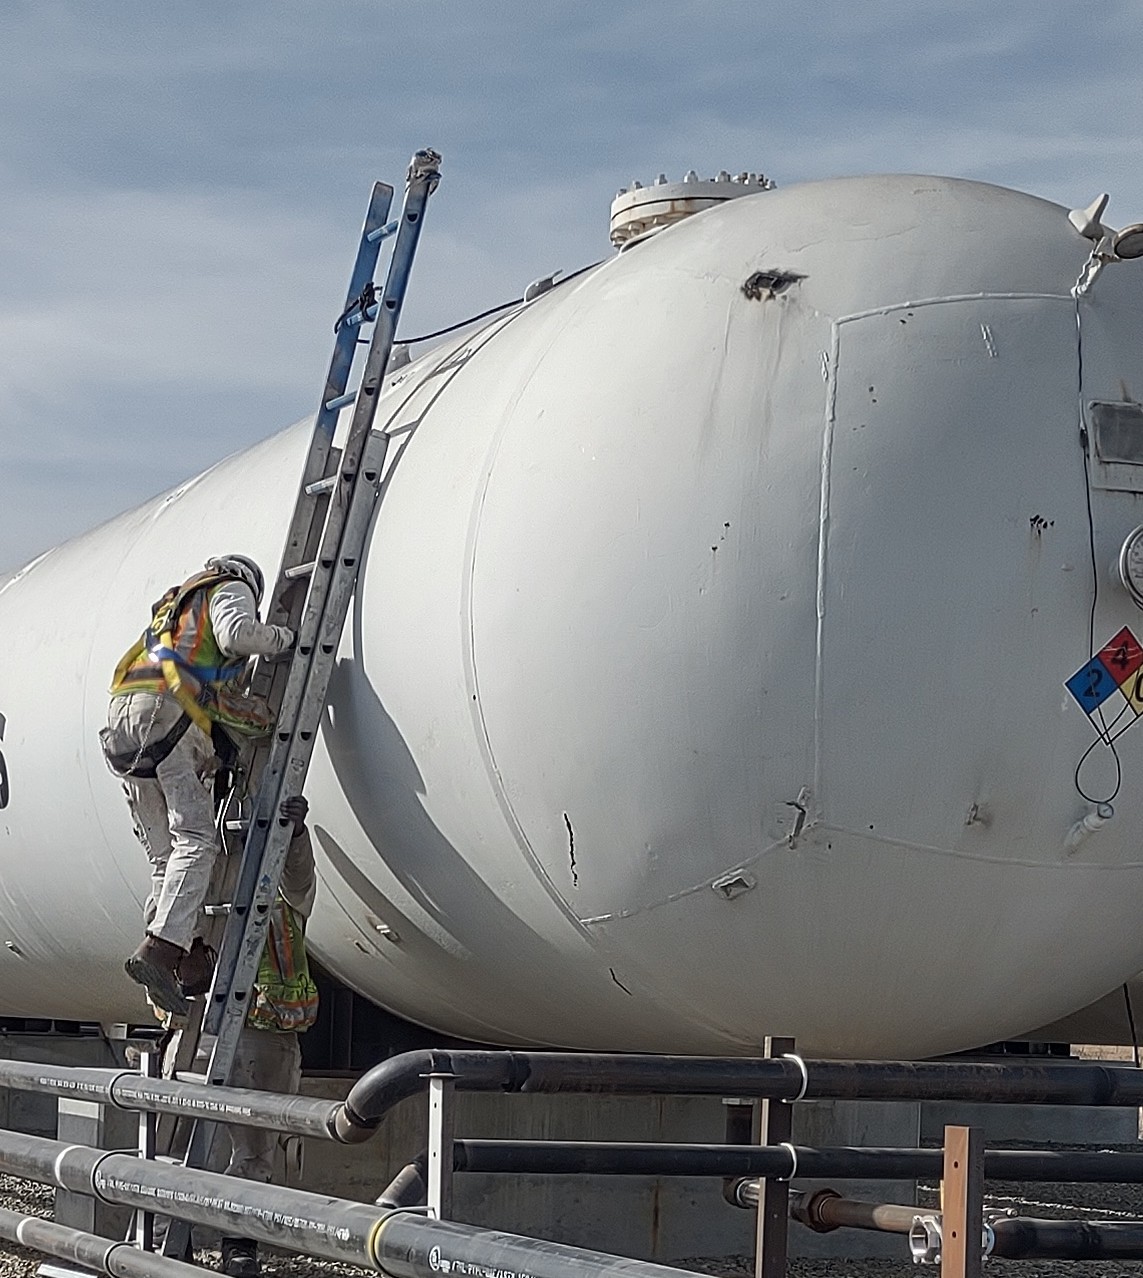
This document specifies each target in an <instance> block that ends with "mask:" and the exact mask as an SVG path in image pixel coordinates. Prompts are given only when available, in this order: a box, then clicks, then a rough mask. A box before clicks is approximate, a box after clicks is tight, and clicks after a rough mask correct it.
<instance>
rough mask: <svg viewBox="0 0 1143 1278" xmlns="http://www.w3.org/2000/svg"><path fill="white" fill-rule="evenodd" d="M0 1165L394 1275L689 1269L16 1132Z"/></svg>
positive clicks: (646, 1276)
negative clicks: (385, 1208)
mask: <svg viewBox="0 0 1143 1278" xmlns="http://www.w3.org/2000/svg"><path fill="white" fill-rule="evenodd" d="M0 1171H4V1172H8V1173H9V1174H11V1175H15V1176H22V1177H24V1178H25V1179H28V1180H36V1181H40V1182H41V1183H43V1184H48V1185H60V1186H62V1187H64V1188H67V1189H72V1190H75V1191H76V1192H79V1193H88V1194H94V1195H95V1196H96V1197H98V1198H101V1199H103V1200H104V1201H105V1202H111V1203H118V1204H120V1205H121V1206H125V1207H135V1208H144V1209H147V1210H151V1211H159V1212H161V1213H163V1214H165V1215H175V1216H177V1217H178V1218H180V1219H182V1220H188V1221H192V1222H193V1223H195V1224H202V1225H211V1226H213V1227H214V1228H216V1229H221V1230H222V1232H223V1233H225V1234H229V1235H238V1236H240V1237H244V1238H252V1239H254V1240H255V1241H256V1242H265V1243H271V1244H273V1245H274V1246H279V1247H287V1248H290V1249H291V1250H294V1251H300V1252H303V1253H306V1254H308V1255H313V1256H324V1257H327V1258H328V1259H331V1260H347V1261H349V1262H350V1263H351V1264H355V1265H363V1266H365V1267H366V1268H370V1269H382V1268H383V1269H384V1270H385V1272H386V1273H387V1274H389V1275H390V1276H391V1278H414V1275H416V1278H437V1275H438V1274H440V1273H441V1272H455V1273H480V1274H487V1273H490V1272H499V1273H515V1274H527V1275H529V1278H566V1275H567V1274H568V1273H569V1272H571V1271H574V1272H576V1273H578V1274H581V1275H583V1276H584V1278H684V1275H685V1271H684V1270H678V1269H670V1268H668V1267H666V1266H664V1265H651V1264H645V1263H643V1262H641V1261H637V1260H628V1259H626V1258H624V1257H621V1256H609V1255H607V1254H605V1253H603V1252H597V1251H585V1250H582V1249H580V1248H578V1247H566V1246H562V1245H561V1244H559V1243H550V1242H541V1241H539V1240H537V1239H533V1238H523V1237H519V1236H517V1235H514V1234H504V1233H500V1232H498V1231H491V1230H483V1229H477V1228H475V1227H473V1226H471V1225H460V1224H456V1223H454V1222H452V1221H435V1220H429V1219H427V1218H426V1217H425V1216H423V1215H420V1214H414V1213H412V1212H409V1211H396V1212H389V1211H386V1210H384V1209H379V1208H377V1207H373V1206H368V1205H366V1204H364V1203H351V1202H346V1201H345V1200H343V1199H338V1198H327V1197H324V1196H323V1195H320V1194H310V1193H306V1192H304V1191H302V1190H298V1189H283V1188H282V1187H280V1186H278V1185H263V1184H260V1183H259V1182H256V1181H248V1180H240V1179H237V1178H235V1177H232V1176H221V1175H218V1174H216V1173H214V1172H204V1171H198V1170H195V1169H192V1168H187V1167H176V1166H167V1165H165V1164H162V1163H150V1162H146V1161H144V1160H142V1159H138V1158H135V1157H134V1156H132V1155H129V1154H105V1153H103V1152H102V1151H100V1150H97V1149H86V1148H84V1147H83V1146H80V1145H65V1144H64V1143H63V1142H62V1141H56V1140H45V1139H43V1138H42V1137H38V1136H21V1135H19V1134H17V1133H15V1132H4V1131H0ZM104 1241H105V1242H106V1240H104ZM107 1245H108V1246H111V1245H112V1244H107ZM85 1263H86V1262H85ZM175 1263H177V1262H174V1261H167V1264H168V1265H170V1264H175ZM178 1272H179V1271H172V1270H169V1269H164V1270H163V1271H162V1272H161V1273H160V1272H159V1271H150V1270H139V1269H136V1270H134V1271H132V1272H130V1273H128V1272H127V1271H126V1270H124V1271H123V1278H177V1275H178ZM686 1278H691V1276H690V1275H686Z"/></svg>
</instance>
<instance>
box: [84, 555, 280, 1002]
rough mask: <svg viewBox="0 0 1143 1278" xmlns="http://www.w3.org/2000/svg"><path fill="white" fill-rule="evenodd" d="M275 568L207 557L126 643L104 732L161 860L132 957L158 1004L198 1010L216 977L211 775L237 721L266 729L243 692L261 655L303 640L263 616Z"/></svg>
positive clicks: (145, 837) (136, 815)
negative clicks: (208, 932) (206, 937)
mask: <svg viewBox="0 0 1143 1278" xmlns="http://www.w3.org/2000/svg"><path fill="white" fill-rule="evenodd" d="M263 588H264V579H263V576H262V570H261V569H260V568H259V567H258V565H257V564H256V563H255V562H254V561H253V560H252V559H250V558H248V557H247V556H245V555H225V556H222V557H220V558H217V559H209V560H207V563H206V566H205V568H204V570H203V571H202V572H199V573H196V574H195V575H194V576H192V577H190V578H188V579H187V580H186V581H184V582H183V583H182V584H181V585H178V586H172V587H171V588H170V589H169V590H168V591H167V592H166V594H164V595H163V597H162V599H160V600H159V602H158V603H157V604H155V605H154V606H153V608H152V616H151V624H150V625H149V626H148V627H147V629H146V630H145V631H144V632H143V635H142V637H141V638H140V639H139V640H138V641H137V642H136V643H135V644H134V645H133V646H132V647H131V648H130V649H129V650H128V651H127V652H126V653H125V654H124V656H123V659H122V660H121V661H120V662H119V665H118V667H117V668H116V671H115V676H114V679H113V681H112V684H111V705H110V708H109V710H108V725H107V727H106V728H105V729H104V730H103V731H102V732H101V733H100V738H101V740H102V742H103V750H104V756H105V758H106V759H107V763H108V766H109V767H110V768H111V771H112V772H113V773H115V774H116V775H117V776H119V777H121V778H122V779H123V785H124V789H125V791H126V794H127V803H128V806H129V808H130V810H131V816H132V820H133V821H134V825H135V834H136V836H137V838H138V839H139V841H140V843H142V845H143V848H144V850H145V851H146V853H147V858H148V860H149V861H150V863H151V893H150V896H149V897H148V898H147V905H146V909H145V912H144V923H145V927H146V935H145V937H144V939H143V942H142V944H141V945H140V946H139V947H138V949H137V950H136V951H135V952H134V954H132V955H131V957H130V958H128V959H127V961H126V963H125V964H124V967H125V970H126V972H127V974H128V976H130V977H131V979H132V980H134V981H138V982H139V984H141V985H143V986H145V987H146V989H147V994H148V997H149V998H150V1000H151V1002H152V1003H154V1004H155V1006H156V1007H158V1008H160V1009H162V1010H163V1011H165V1012H170V1013H173V1014H174V1015H179V1016H183V1015H186V1013H187V1011H188V1006H189V1005H188V1002H187V996H188V995H193V994H198V993H205V992H206V990H207V989H208V988H209V986H210V980H211V975H212V972H211V959H210V956H209V953H208V952H207V949H206V946H205V945H204V943H203V940H202V926H203V917H204V916H203V904H204V901H205V898H206V894H207V891H208V889H209V886H210V880H211V871H212V868H213V865H214V859H215V856H216V854H217V852H218V850H219V841H218V836H217V833H216V830H215V819H214V804H213V801H212V797H211V792H210V789H209V780H210V777H211V776H212V775H213V773H214V772H215V771H216V769H217V767H218V765H219V759H220V758H225V757H226V756H227V754H231V755H233V753H234V746H233V742H232V741H231V739H230V738H229V737H228V736H227V730H228V729H229V730H231V731H234V732H237V733H239V734H242V735H247V736H258V735H265V734H266V733H267V732H269V731H270V730H271V729H272V727H273V725H272V722H271V720H270V715H269V712H268V710H267V708H266V707H265V705H264V704H263V703H260V702H258V701H257V700H256V699H255V698H252V697H248V696H245V695H243V692H242V689H241V686H240V680H241V676H242V675H243V674H244V672H245V670H246V666H247V659H248V658H250V657H254V656H258V657H274V656H278V655H279V654H281V653H284V652H286V651H287V650H288V649H289V648H290V647H291V646H292V644H293V642H294V633H293V631H292V630H290V629H289V627H287V626H272V625H266V624H264V623H263V622H261V621H260V620H259V617H258V607H259V605H260V603H261V600H262V592H263Z"/></svg>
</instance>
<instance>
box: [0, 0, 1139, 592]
mask: <svg viewBox="0 0 1143 1278" xmlns="http://www.w3.org/2000/svg"><path fill="white" fill-rule="evenodd" d="M1141 36H1143V4H1141V3H1140V2H1139V0H1105V3H1103V4H1102V5H1101V6H1098V7H1096V6H1084V5H1076V4H1068V5H1064V4H1062V3H1060V2H1059V0H1008V3H1005V4H997V3H996V0H957V3H956V4H949V3H947V0H939V2H936V0H911V2H908V3H906V2H905V0H861V2H860V3H856V4H855V3H853V0H803V2H802V3H797V4H790V3H785V4H780V5H779V4H773V3H771V2H770V0H710V2H709V3H705V2H700V0H641V2H639V0H606V2H603V0H579V3H576V4H568V3H564V2H563V0H552V2H550V3H545V0H528V2H525V0H479V2H478V0H405V3H402V4H396V3H390V2H389V0H354V2H353V3H347V2H345V0H226V2H225V3H221V2H218V0H195V3H194V4H177V5H176V4H156V3H155V2H154V0H101V3H99V4H91V3H89V2H88V0H71V2H68V0H34V2H32V3H25V2H24V0H5V2H4V4H3V6H0V573H3V572H4V571H6V570H9V569H14V568H16V567H18V566H19V565H20V564H21V563H23V562H25V561H26V560H28V559H29V558H31V557H32V556H34V555H36V554H38V553H40V552H41V551H43V550H45V549H47V548H49V547H50V546H52V545H55V544H57V543H58V542H60V541H62V540H65V539H66V538H68V537H71V536H74V535H76V534H78V533H80V532H82V531H84V530H85V529H86V528H89V527H91V526H94V525H95V524H97V523H99V522H101V521H103V520H104V519H107V518H109V517H110V516H112V515H114V514H116V513H118V512H119V511H121V510H124V509H127V508H129V507H131V506H134V505H137V504H138V503H139V502H141V501H143V500H144V499H146V498H148V497H150V496H152V495H154V494H155V493H158V492H161V491H163V490H164V489H166V488H168V487H171V486H172V485H174V484H175V483H177V482H178V481H180V480H182V479H184V478H186V477H188V476H190V475H193V474H196V473H198V472H199V471H201V470H203V469H205V468H206V467H207V466H209V465H211V464H212V463H214V462H215V461H217V460H218V459H219V458H221V457H223V456H226V455H228V454H230V453H232V452H235V451H237V450H238V449H240V448H242V447H244V446H246V445H247V444H250V443H252V442H254V441H256V440H258V439H262V438H264V437H266V436H267V435H270V434H273V433H274V432H275V431H276V430H279V429H281V428H282V427H284V426H286V425H288V424H289V423H290V422H293V421H296V420H298V419H299V418H301V417H304V416H305V415H306V414H308V413H310V412H312V411H313V409H314V408H315V407H316V400H317V397H318V392H319V388H320V385H321V382H322V380H323V378H324V373H325V367H326V363H327V360H328V357H329V351H330V343H331V325H332V321H333V319H334V318H336V316H337V314H338V312H339V311H340V309H341V303H342V299H343V296H344V291H345V285H346V280H347V277H348V271H349V267H350V264H351V261H352V256H353V253H354V251H355V249H356V244H357V236H358V232H359V229H360V223H361V218H362V215H363V212H364V207H365V202H366V198H367V195H368V191H369V188H370V184H371V183H372V181H373V180H374V179H376V178H381V179H383V180H387V181H389V182H391V183H393V184H394V185H396V186H398V187H400V185H401V183H402V182H403V178H404V173H405V169H406V167H407V164H408V159H409V156H410V154H411V153H412V152H413V151H414V150H416V149H417V148H418V147H422V146H432V147H434V148H435V149H436V150H438V151H440V152H441V153H442V155H443V157H444V162H443V168H442V173H443V181H442V184H441V187H440V189H439V190H438V192H437V194H436V195H434V196H433V199H432V201H431V203H430V207H429V213H428V216H427V220H426V224H425V232H424V235H423V238H422V241H421V246H420V248H419V250H418V257H417V262H416V265H415V268H414V272H413V277H412V282H411V285H410V290H409V295H408V300H407V302H406V306H405V313H404V316H403V318H402V324H401V330H402V331H403V334H404V335H406V336H412V335H416V334H419V333H423V332H426V331H430V330H431V329H433V328H436V327H439V326H443V325H445V324H448V323H451V322H453V321H456V320H458V319H461V318H463V317H464V316H465V315H468V314H472V313H474V312H476V311H478V310H481V309H483V308H485V307H488V306H491V305H494V304H496V303H498V302H501V301H507V300H509V299H511V298H514V297H518V296H519V295H520V294H521V293H522V291H523V289H524V286H525V285H526V284H527V283H528V282H529V281H530V280H532V279H534V278H536V277H538V276H541V275H546V274H549V273H551V272H552V271H554V270H556V269H557V268H562V269H564V270H566V271H570V270H574V269H575V268H576V267H578V266H581V265H583V264H586V263H587V262H590V261H593V260H595V259H597V258H599V257H602V256H605V255H606V254H607V253H608V252H609V249H610V246H609V244H608V239H607V227H608V206H609V203H610V201H611V199H612V198H613V196H614V195H615V192H616V191H617V190H618V188H620V187H622V186H627V185H628V184H629V183H630V182H631V180H632V179H633V178H638V179H640V180H641V181H643V182H644V183H649V182H651V181H652V180H653V179H654V178H655V176H656V175H657V174H658V173H660V172H663V173H666V174H667V175H668V177H670V178H672V179H678V178H680V177H681V176H682V174H683V173H684V172H685V171H686V170H688V169H691V168H694V169H697V170H698V171H699V172H700V175H702V176H707V175H710V174H713V173H715V172H717V171H718V170H719V169H722V168H726V169H729V170H730V171H731V172H735V171H738V170H741V169H750V170H755V171H758V170H761V171H763V172H765V173H766V174H768V175H769V176H771V177H772V178H773V179H774V180H775V181H776V182H777V183H778V184H779V185H780V186H782V187H786V186H791V185H793V184H795V183H797V182H801V181H807V180H812V179H816V178H823V177H834V176H840V175H843V174H859V173H868V172H920V173H940V174H947V175H952V176H959V177H970V178H976V179H981V180H985V181H991V182H997V183H1000V184H1003V185H1008V186H1015V187H1018V188H1021V189H1023V190H1027V191H1031V192H1033V193H1034V194H1037V195H1041V196H1045V197H1047V198H1050V199H1055V200H1058V201H1059V202H1061V203H1063V204H1065V205H1067V206H1068V207H1073V206H1077V205H1087V204H1088V203H1090V202H1091V200H1092V199H1093V198H1094V197H1095V196H1096V195H1097V194H1098V193H1099V192H1100V191H1109V192H1110V193H1111V197H1112V198H1111V203H1110V205H1109V207H1108V210H1107V213H1106V215H1105V221H1107V222H1109V223H1111V224H1113V225H1115V226H1121V225H1124V224H1126V223H1129V222H1135V221H1143V169H1141V166H1140V164H1139V159H1140V124H1139V120H1140V109H1141V107H1143V92H1141V74H1143V73H1141V72H1140V69H1139V66H1138V51H1139V49H1140V48H1141V47H1143V41H1141Z"/></svg>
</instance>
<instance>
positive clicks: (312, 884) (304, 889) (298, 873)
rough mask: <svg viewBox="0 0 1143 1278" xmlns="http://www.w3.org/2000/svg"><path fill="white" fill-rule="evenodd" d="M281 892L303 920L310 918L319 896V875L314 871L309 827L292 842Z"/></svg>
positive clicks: (284, 870) (287, 854) (284, 867)
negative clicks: (315, 898)
mask: <svg viewBox="0 0 1143 1278" xmlns="http://www.w3.org/2000/svg"><path fill="white" fill-rule="evenodd" d="M279 890H280V891H281V893H282V895H283V896H284V897H285V898H286V904H287V905H289V906H290V907H291V909H293V910H296V911H297V913H298V914H300V915H301V916H302V918H303V919H308V918H309V916H310V911H311V910H312V909H313V908H314V897H315V895H316V894H317V873H316V871H315V869H314V847H313V844H312V843H311V842H310V832H309V827H308V826H303V828H302V832H301V834H295V835H294V837H293V838H292V839H291V840H290V847H289V850H288V851H287V853H286V864H285V865H284V866H283V867H282V882H281V885H280V888H279Z"/></svg>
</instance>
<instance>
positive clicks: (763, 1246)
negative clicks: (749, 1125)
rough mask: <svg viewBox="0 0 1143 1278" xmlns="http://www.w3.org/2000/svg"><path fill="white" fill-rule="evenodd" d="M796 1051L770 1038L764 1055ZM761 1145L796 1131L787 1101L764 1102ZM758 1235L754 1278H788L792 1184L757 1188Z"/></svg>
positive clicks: (769, 1183) (782, 1040) (782, 1142)
mask: <svg viewBox="0 0 1143 1278" xmlns="http://www.w3.org/2000/svg"><path fill="white" fill-rule="evenodd" d="M793 1050H794V1040H793V1039H792V1038H769V1037H768V1038H767V1039H766V1040H765V1044H764V1047H763V1051H762V1055H763V1056H767V1057H779V1056H785V1055H786V1054H787V1053H789V1052H792V1051H793ZM761 1110H762V1144H763V1145H785V1144H788V1143H789V1140H790V1134H791V1132H792V1131H793V1121H794V1107H793V1105H791V1104H789V1103H788V1102H787V1101H780V1100H777V1101H776V1100H764V1101H763V1102H762V1106H761ZM758 1190H759V1192H758V1232H757V1235H756V1243H755V1261H754V1273H755V1278H786V1253H787V1238H788V1235H789V1224H790V1221H789V1211H790V1182H789V1181H788V1180H763V1181H761V1182H760V1183H759V1186H758Z"/></svg>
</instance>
